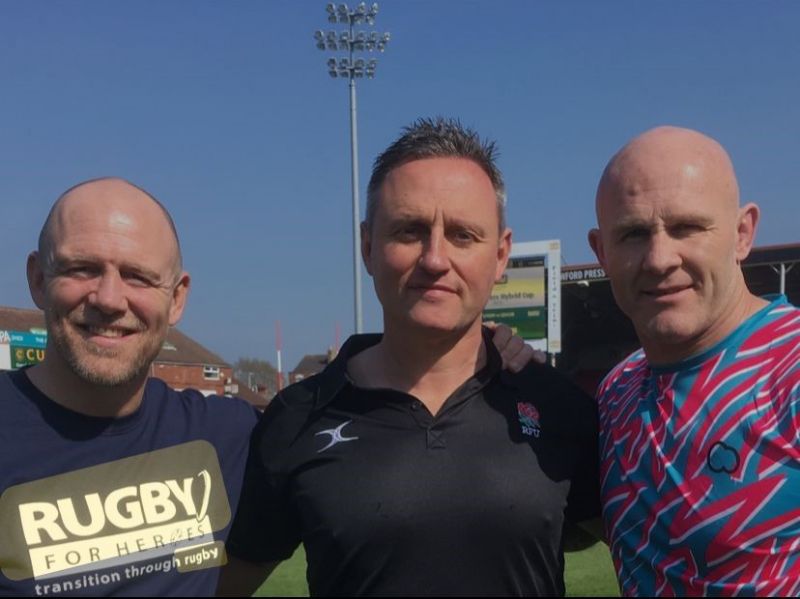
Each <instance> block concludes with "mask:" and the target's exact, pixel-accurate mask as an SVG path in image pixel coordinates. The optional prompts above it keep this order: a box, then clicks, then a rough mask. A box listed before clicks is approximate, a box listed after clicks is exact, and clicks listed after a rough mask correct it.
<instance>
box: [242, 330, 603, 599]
mask: <svg viewBox="0 0 800 599" xmlns="http://www.w3.org/2000/svg"><path fill="white" fill-rule="evenodd" d="M379 340H380V336H379V335H361V336H355V337H351V338H350V339H349V340H348V341H347V343H346V344H345V345H344V346H343V347H342V350H341V351H340V353H339V356H338V357H337V358H336V359H335V360H334V361H333V362H332V363H331V364H330V365H328V367H327V368H326V369H325V370H324V371H323V372H322V373H320V374H319V375H316V376H314V377H311V378H309V379H307V380H305V381H302V382H300V383H297V384H295V385H292V386H290V387H288V388H287V389H286V390H284V391H282V392H281V393H280V394H278V396H277V397H276V398H275V399H274V400H273V401H272V403H271V404H270V405H269V407H268V408H267V410H266V411H265V413H264V415H263V417H262V420H261V422H260V423H259V425H258V426H257V427H256V429H255V431H254V433H253V442H252V445H251V451H250V460H249V463H248V470H247V472H248V474H247V476H246V478H245V488H244V490H243V495H242V499H241V501H240V504H239V511H238V513H237V516H236V521H235V523H234V526H233V530H232V533H231V536H230V541H229V551H230V552H231V553H232V554H233V555H236V556H238V557H240V558H242V559H246V560H249V561H255V562H263V561H275V560H282V559H286V558H288V557H290V556H291V555H292V553H293V551H294V550H295V549H296V547H297V546H298V544H299V543H300V542H302V543H303V544H304V545H305V549H306V556H307V560H308V584H309V590H310V592H311V594H312V595H562V594H563V593H564V582H563V570H564V560H563V551H562V527H563V524H564V519H565V518H567V519H570V520H574V521H578V520H581V519H584V518H588V517H593V516H596V515H597V514H598V513H599V499H598V489H599V483H598V474H597V463H598V456H597V416H596V410H595V405H594V402H593V401H592V399H591V398H590V397H588V396H587V395H585V394H584V393H583V392H582V391H581V390H580V389H578V388H577V387H576V386H575V385H573V384H572V383H571V382H570V381H569V380H568V379H566V378H565V377H563V376H562V375H561V374H559V373H558V372H556V371H555V370H553V369H552V368H550V367H545V366H535V365H531V366H529V367H528V368H527V369H526V370H524V371H523V372H522V373H520V374H517V375H514V374H511V373H508V372H506V371H502V370H501V360H500V356H499V354H498V352H497V350H496V349H495V347H494V345H493V344H492V343H491V342H489V341H488V340H485V341H484V342H485V343H486V347H487V350H488V351H487V354H488V360H487V365H486V367H485V368H483V369H482V370H481V371H480V372H478V373H477V374H476V375H475V376H473V377H472V378H470V379H469V380H467V381H466V382H465V383H464V384H463V385H462V386H461V387H460V388H459V389H457V390H456V391H455V392H454V393H453V394H452V395H451V396H450V397H449V398H448V399H447V401H446V402H445V403H444V405H443V406H442V408H441V410H440V411H439V413H438V414H437V415H436V416H432V415H431V414H430V413H429V412H428V410H427V408H426V407H425V406H424V405H423V404H422V402H420V401H419V400H417V399H416V398H414V397H413V396H411V395H409V394H407V393H402V392H399V391H394V390H391V389H364V388H359V387H356V386H354V385H353V384H352V383H351V382H350V380H349V379H348V377H347V374H346V366H347V361H348V360H349V358H351V357H352V356H354V355H355V354H357V353H358V352H360V351H362V350H364V349H365V348H367V347H369V346H371V345H373V344H375V343H377V342H378V341H379Z"/></svg>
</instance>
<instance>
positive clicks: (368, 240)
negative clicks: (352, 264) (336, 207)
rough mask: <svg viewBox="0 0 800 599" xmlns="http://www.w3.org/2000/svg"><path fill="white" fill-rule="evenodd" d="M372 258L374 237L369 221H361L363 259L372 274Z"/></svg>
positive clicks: (365, 266)
mask: <svg viewBox="0 0 800 599" xmlns="http://www.w3.org/2000/svg"><path fill="white" fill-rule="evenodd" d="M371 258H372V237H371V236H370V230H369V226H368V225H367V221H363V222H362V223H361V259H362V260H363V261H364V268H365V269H366V270H367V272H368V273H369V276H372V270H371V269H370V260H371Z"/></svg>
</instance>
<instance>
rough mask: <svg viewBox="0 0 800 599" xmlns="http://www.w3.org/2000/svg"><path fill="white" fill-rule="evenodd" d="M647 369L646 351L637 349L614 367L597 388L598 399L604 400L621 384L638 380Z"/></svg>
mask: <svg viewBox="0 0 800 599" xmlns="http://www.w3.org/2000/svg"><path fill="white" fill-rule="evenodd" d="M646 368H647V358H646V357H645V355H644V350H642V349H637V350H636V351H635V352H633V353H632V354H630V355H629V356H628V357H627V358H625V359H624V360H622V361H621V362H620V363H619V364H617V365H616V366H614V368H612V369H611V370H610V371H609V372H608V374H607V375H606V376H605V377H604V378H603V380H602V381H601V382H600V385H599V386H598V387H597V397H598V399H602V398H603V397H604V396H605V395H606V394H608V393H611V392H612V391H613V389H614V388H615V387H617V386H618V385H620V384H623V385H624V384H626V383H627V381H629V380H631V379H633V378H636V377H637V376H638V375H640V374H641V373H642V372H644V370H645V369H646Z"/></svg>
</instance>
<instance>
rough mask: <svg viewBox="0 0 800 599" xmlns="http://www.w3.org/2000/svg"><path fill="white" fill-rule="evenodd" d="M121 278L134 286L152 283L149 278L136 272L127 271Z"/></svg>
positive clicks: (145, 285) (147, 285)
mask: <svg viewBox="0 0 800 599" xmlns="http://www.w3.org/2000/svg"><path fill="white" fill-rule="evenodd" d="M123 278H124V279H125V282H126V283H128V284H129V285H133V286H134V287H149V286H150V285H151V284H152V283H151V281H150V279H148V278H147V277H145V276H144V275H140V274H138V273H127V274H125V275H124V276H123Z"/></svg>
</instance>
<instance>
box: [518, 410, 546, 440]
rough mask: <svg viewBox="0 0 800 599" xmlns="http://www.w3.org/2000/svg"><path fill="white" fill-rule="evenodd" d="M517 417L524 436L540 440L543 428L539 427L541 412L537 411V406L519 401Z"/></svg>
mask: <svg viewBox="0 0 800 599" xmlns="http://www.w3.org/2000/svg"><path fill="white" fill-rule="evenodd" d="M517 416H518V417H519V424H520V428H521V430H522V434H523V435H526V436H528V437H535V438H537V439H538V438H539V435H540V434H541V432H542V427H541V426H540V425H539V410H537V409H536V406H534V405H533V404H531V403H528V402H526V401H518V402H517Z"/></svg>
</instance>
